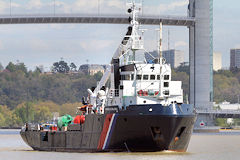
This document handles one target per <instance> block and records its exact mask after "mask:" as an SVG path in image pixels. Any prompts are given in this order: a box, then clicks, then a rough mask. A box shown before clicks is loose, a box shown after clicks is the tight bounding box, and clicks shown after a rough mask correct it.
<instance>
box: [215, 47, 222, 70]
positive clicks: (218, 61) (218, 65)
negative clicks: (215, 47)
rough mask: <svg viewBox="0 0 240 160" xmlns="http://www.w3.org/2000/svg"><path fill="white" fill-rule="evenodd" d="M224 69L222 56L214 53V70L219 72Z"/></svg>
mask: <svg viewBox="0 0 240 160" xmlns="http://www.w3.org/2000/svg"><path fill="white" fill-rule="evenodd" d="M220 69H222V54H221V53H217V52H214V53H213V70H214V71H218V70H220Z"/></svg>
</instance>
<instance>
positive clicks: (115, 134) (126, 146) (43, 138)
mask: <svg viewBox="0 0 240 160" xmlns="http://www.w3.org/2000/svg"><path fill="white" fill-rule="evenodd" d="M141 7H142V4H141V3H136V2H134V1H131V2H128V3H127V13H128V14H129V26H128V28H127V33H126V34H125V36H124V38H123V40H122V41H121V43H120V45H119V47H118V49H117V51H116V52H115V53H114V55H113V57H112V59H111V62H110V65H108V66H107V67H106V71H105V73H104V74H103V76H102V79H101V80H100V81H99V82H98V84H97V86H96V87H93V88H91V89H88V98H87V100H85V99H83V104H84V106H82V107H80V108H79V111H81V115H78V117H80V118H79V121H78V122H76V123H73V122H72V121H71V120H70V122H69V123H68V125H67V127H65V128H64V129H62V128H59V127H58V129H57V128H56V127H51V128H50V129H48V130H45V129H43V128H42V127H41V126H40V127H39V125H32V124H26V125H25V126H24V127H23V128H22V130H21V131H20V135H21V137H22V139H23V140H24V141H25V142H26V144H28V145H29V146H30V147H31V148H32V149H33V150H39V151H62V152H157V151H164V150H170V151H180V152H185V151H186V150H187V147H188V144H189V141H190V138H191V135H192V131H193V126H194V123H195V121H196V112H195V108H194V106H193V105H192V104H187V103H184V101H183V89H182V82H181V81H173V80H172V77H171V66H170V64H167V63H166V61H165V59H164V58H163V57H162V22H160V24H159V29H158V30H159V31H158V35H159V39H158V53H159V56H158V57H157V58H155V57H152V60H151V61H147V60H146V59H145V58H144V56H141V55H143V53H144V54H145V53H147V54H149V53H148V52H147V51H146V50H145V48H144V32H145V29H141V25H140V23H139V21H138V15H139V12H140V11H141ZM70 119H71V118H70ZM74 122H75V120H74Z"/></svg>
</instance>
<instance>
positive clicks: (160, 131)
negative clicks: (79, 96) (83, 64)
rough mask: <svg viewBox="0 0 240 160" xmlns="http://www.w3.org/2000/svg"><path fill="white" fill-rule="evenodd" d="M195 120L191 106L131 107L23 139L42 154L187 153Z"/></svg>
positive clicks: (26, 134) (23, 133)
mask: <svg viewBox="0 0 240 160" xmlns="http://www.w3.org/2000/svg"><path fill="white" fill-rule="evenodd" d="M149 108H151V109H152V111H151V112H150V111H149ZM195 120H196V115H195V114H194V113H193V108H192V106H190V105H181V106H176V107H174V106H168V107H163V106H159V105H144V106H131V107H129V109H127V110H124V111H119V112H117V113H111V112H109V113H106V114H104V115H87V116H86V121H85V123H84V124H83V125H81V126H80V125H78V126H75V127H72V129H71V127H70V126H69V130H68V131H65V132H64V131H57V132H47V131H34V130H28V131H21V136H22V138H23V139H24V141H25V142H26V143H27V144H28V145H29V146H31V147H32V148H33V149H34V150H41V151H67V152H101V151H104V152H107V151H116V152H125V151H131V152H152V151H162V150H174V151H186V150H187V147H188V144H189V141H190V137H191V134H192V130H193V126H194V123H195Z"/></svg>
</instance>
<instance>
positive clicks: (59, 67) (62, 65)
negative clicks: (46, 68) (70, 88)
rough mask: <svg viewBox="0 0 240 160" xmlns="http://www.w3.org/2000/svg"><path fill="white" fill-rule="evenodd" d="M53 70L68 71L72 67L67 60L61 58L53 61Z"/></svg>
mask: <svg viewBox="0 0 240 160" xmlns="http://www.w3.org/2000/svg"><path fill="white" fill-rule="evenodd" d="M53 70H54V72H58V73H68V72H69V70H70V68H69V66H68V64H67V63H66V62H64V61H63V60H61V61H59V62H55V63H53Z"/></svg>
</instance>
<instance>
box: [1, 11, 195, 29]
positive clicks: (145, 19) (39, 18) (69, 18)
mask: <svg viewBox="0 0 240 160" xmlns="http://www.w3.org/2000/svg"><path fill="white" fill-rule="evenodd" d="M160 20H161V21H162V22H163V25H175V26H192V25H194V24H195V19H194V18H191V17H184V16H182V17H179V16H156V15H144V16H139V21H140V23H141V24H144V25H159V23H160ZM27 23H108V24H111V23H112V24H129V21H128V16H127V15H96V14H95V15H94V14H92V15H81V14H75V15H73V14H65V15H11V16H6V15H5V16H4V15H2V16H0V24H27Z"/></svg>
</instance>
